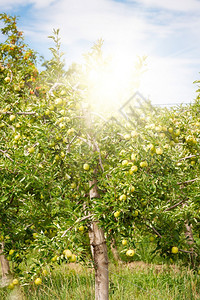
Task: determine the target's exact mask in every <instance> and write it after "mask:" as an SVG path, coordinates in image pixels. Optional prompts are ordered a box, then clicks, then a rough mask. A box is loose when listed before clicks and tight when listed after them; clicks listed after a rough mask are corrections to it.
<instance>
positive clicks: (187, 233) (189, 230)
mask: <svg viewBox="0 0 200 300" xmlns="http://www.w3.org/2000/svg"><path fill="white" fill-rule="evenodd" d="M187 205H188V204H187V203H184V204H183V205H182V207H184V206H187ZM185 237H186V239H187V243H188V245H189V246H191V248H190V251H191V252H192V253H191V254H190V258H191V264H192V266H194V256H195V253H194V248H193V247H192V245H193V244H194V238H193V233H192V225H191V224H190V225H189V224H188V221H187V220H186V222H185Z"/></svg>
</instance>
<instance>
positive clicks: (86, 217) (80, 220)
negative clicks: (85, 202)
mask: <svg viewBox="0 0 200 300" xmlns="http://www.w3.org/2000/svg"><path fill="white" fill-rule="evenodd" d="M93 216H94V214H90V215H87V216H85V217H83V218H81V219H78V220H76V222H74V224H73V225H72V226H70V227H69V228H68V229H67V230H65V231H64V233H63V234H62V236H61V237H64V236H65V235H66V233H67V232H68V231H69V230H71V229H72V228H73V227H74V225H75V224H77V223H80V222H82V221H84V220H87V219H89V218H90V217H93Z"/></svg>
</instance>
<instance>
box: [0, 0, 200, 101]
mask: <svg viewBox="0 0 200 300" xmlns="http://www.w3.org/2000/svg"><path fill="white" fill-rule="evenodd" d="M0 7H1V12H6V13H9V14H11V15H18V16H19V17H20V19H19V23H18V24H19V27H20V29H21V30H23V31H24V34H25V41H26V42H27V43H28V44H29V45H30V46H31V47H32V48H34V49H35V50H36V51H38V52H39V53H40V54H41V55H44V56H45V57H49V50H48V48H49V47H51V46H52V43H51V41H50V40H49V39H48V36H49V35H51V34H52V29H53V28H60V33H61V38H62V50H63V51H64V52H65V60H66V63H67V65H70V64H71V63H72V62H73V61H81V59H82V54H83V53H86V52H88V51H89V50H90V47H91V46H92V45H93V44H94V43H95V41H97V39H99V38H103V40H104V52H105V54H106V55H107V54H114V55H116V56H117V57H118V58H119V60H122V61H123V62H124V64H129V63H130V61H131V60H132V58H135V57H136V56H137V55H147V56H148V59H147V63H148V70H147V72H145V74H144V76H143V77H142V84H141V87H140V92H142V93H143V95H144V96H146V97H149V98H150V99H151V101H152V102H153V103H161V104H162V103H163V104H166V103H188V102H191V101H193V100H194V98H195V97H196V93H195V90H196V89H197V86H196V85H194V84H193V81H195V80H197V79H199V78H200V74H199V72H200V39H199V32H200V1H199V0H168V1H162V0H134V1H133V0H124V1H120V0H56V1H54V0H0Z"/></svg>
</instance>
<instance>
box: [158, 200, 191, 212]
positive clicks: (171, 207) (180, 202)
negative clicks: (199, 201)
mask: <svg viewBox="0 0 200 300" xmlns="http://www.w3.org/2000/svg"><path fill="white" fill-rule="evenodd" d="M186 200H188V199H184V200H181V201H179V202H178V203H176V204H174V205H172V206H170V207H168V208H166V209H165V210H164V211H163V212H165V211H169V210H172V209H174V208H175V207H177V206H179V205H180V204H182V203H183V202H185V201H186Z"/></svg>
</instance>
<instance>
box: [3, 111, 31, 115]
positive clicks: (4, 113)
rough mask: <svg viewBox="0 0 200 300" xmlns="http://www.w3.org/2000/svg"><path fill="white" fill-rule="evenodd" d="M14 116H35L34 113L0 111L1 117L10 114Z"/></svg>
mask: <svg viewBox="0 0 200 300" xmlns="http://www.w3.org/2000/svg"><path fill="white" fill-rule="evenodd" d="M13 113H14V114H16V115H35V112H34V111H19V112H16V113H15V112H13V111H0V114H3V115H11V114H13Z"/></svg>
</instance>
